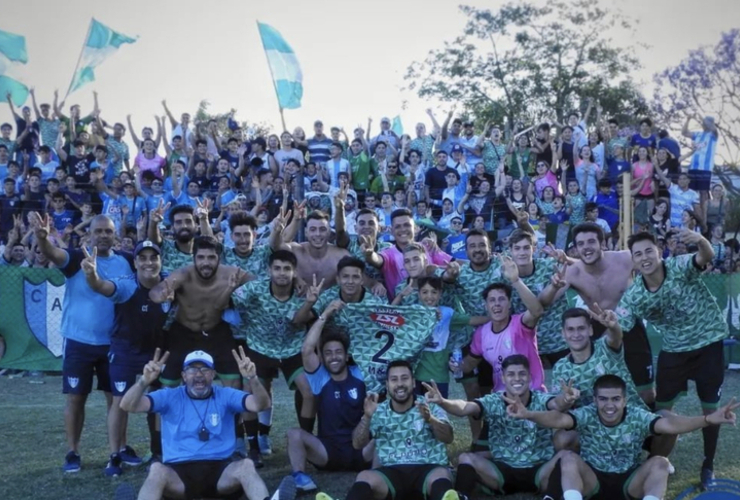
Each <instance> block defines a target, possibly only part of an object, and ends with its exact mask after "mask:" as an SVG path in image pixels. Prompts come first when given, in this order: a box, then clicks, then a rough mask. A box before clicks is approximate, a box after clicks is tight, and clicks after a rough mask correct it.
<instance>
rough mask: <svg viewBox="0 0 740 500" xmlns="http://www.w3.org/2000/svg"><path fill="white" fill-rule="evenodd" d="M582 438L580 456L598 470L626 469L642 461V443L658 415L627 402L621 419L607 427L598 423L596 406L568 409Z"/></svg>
mask: <svg viewBox="0 0 740 500" xmlns="http://www.w3.org/2000/svg"><path fill="white" fill-rule="evenodd" d="M569 414H570V415H571V416H572V417H573V419H574V422H575V430H576V431H577V432H578V439H579V440H580V442H581V458H583V460H584V461H585V462H586V463H587V464H589V465H590V466H591V467H593V468H594V469H597V470H600V471H601V472H617V473H619V472H627V471H628V470H629V469H631V468H632V467H635V466H638V465H640V464H641V463H642V443H643V441H645V439H646V438H647V437H648V436H651V435H653V434H654V430H653V429H654V425H655V422H656V421H657V420H658V419H660V416H659V415H656V414H655V413H650V412H649V411H647V410H643V409H642V408H640V407H639V406H634V405H631V404H627V406H626V407H625V409H624V418H623V419H622V421H621V422H620V423H619V424H617V425H615V426H613V427H608V426H606V425H604V424H603V423H601V419H599V415H598V412H597V410H596V406H595V405H593V404H591V405H588V406H584V407H583V408H578V409H575V410H571V411H570V412H569Z"/></svg>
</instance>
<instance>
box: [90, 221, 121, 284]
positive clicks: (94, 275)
mask: <svg viewBox="0 0 740 500" xmlns="http://www.w3.org/2000/svg"><path fill="white" fill-rule="evenodd" d="M121 226H123V224H121ZM82 253H83V254H85V258H84V259H83V260H82V262H81V263H80V267H81V268H82V272H83V273H85V280H87V284H88V285H90V288H92V289H93V291H95V292H96V293H99V294H100V295H104V296H105V297H110V296H111V295H113V294H114V293H115V291H116V285H114V284H113V282H112V281H110V280H105V279H102V278H101V277H100V276H99V275H98V266H97V258H98V247H93V250H92V254H90V253H89V252H88V251H87V248H85V247H84V246H83V247H82Z"/></svg>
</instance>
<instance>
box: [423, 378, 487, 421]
mask: <svg viewBox="0 0 740 500" xmlns="http://www.w3.org/2000/svg"><path fill="white" fill-rule="evenodd" d="M421 385H422V386H424V390H425V391H426V394H425V397H426V401H427V403H434V404H436V405H438V406H439V407H440V408H442V409H443V410H444V411H446V412H447V413H449V414H450V415H455V416H456V417H473V418H480V417H481V407H480V405H479V404H478V403H476V402H474V401H465V400H462V399H445V398H443V397H442V393H441V392H440V391H439V388H438V387H437V383H436V382H435V381H433V380H432V383H431V384H428V383H426V382H422V383H421Z"/></svg>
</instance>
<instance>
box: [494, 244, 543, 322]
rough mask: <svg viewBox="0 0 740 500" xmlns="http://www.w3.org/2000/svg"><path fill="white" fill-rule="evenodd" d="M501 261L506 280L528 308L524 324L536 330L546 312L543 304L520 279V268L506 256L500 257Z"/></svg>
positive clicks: (523, 319)
mask: <svg viewBox="0 0 740 500" xmlns="http://www.w3.org/2000/svg"><path fill="white" fill-rule="evenodd" d="M499 259H500V261H501V271H502V273H503V275H504V278H506V279H507V280H508V281H509V282H511V287H512V288H513V289H514V290H516V292H517V293H518V294H519V297H520V298H521V299H522V302H523V303H524V305H525V307H526V308H527V310H526V311H525V312H524V314H523V315H522V323H524V324H525V325H526V326H528V327H530V328H534V327H535V326H537V322H538V321H539V320H540V317H542V314H543V313H544V312H545V310H544V308H543V307H542V304H540V301H539V300H538V299H537V297H536V296H535V295H534V294H533V293H532V291H531V290H530V289H529V288H528V287H527V285H525V284H524V282H523V281H522V280H521V279H519V268H518V267H517V265H516V263H514V261H513V260H512V259H511V257H509V256H506V255H499Z"/></svg>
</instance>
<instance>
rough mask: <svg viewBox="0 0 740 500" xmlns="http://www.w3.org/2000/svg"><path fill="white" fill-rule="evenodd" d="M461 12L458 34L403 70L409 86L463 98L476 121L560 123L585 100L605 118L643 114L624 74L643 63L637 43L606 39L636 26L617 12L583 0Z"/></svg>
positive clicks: (428, 94)
mask: <svg viewBox="0 0 740 500" xmlns="http://www.w3.org/2000/svg"><path fill="white" fill-rule="evenodd" d="M460 10H461V11H462V12H463V13H464V14H465V15H467V16H468V22H467V24H466V26H465V29H464V31H463V34H462V35H460V36H458V37H457V38H455V39H454V40H452V41H446V42H444V45H443V47H442V48H440V49H434V50H432V51H430V52H429V54H428V56H427V58H426V59H425V60H424V61H422V62H415V63H413V64H411V66H409V68H408V70H407V72H406V75H405V78H406V80H407V82H408V89H410V90H414V91H416V92H417V93H418V95H419V96H420V97H422V98H436V99H441V100H443V101H448V102H459V103H462V104H463V106H464V107H465V110H466V112H467V113H468V114H470V115H472V116H474V117H475V119H476V120H478V121H479V122H485V121H488V120H490V121H492V122H495V123H501V122H502V120H503V119H504V117H506V118H507V119H508V120H509V123H514V122H516V121H521V122H526V123H534V122H536V121H538V120H541V119H553V118H555V119H557V121H558V122H560V123H563V122H564V121H565V119H566V118H567V114H568V113H569V112H570V111H571V110H574V109H579V108H580V107H582V106H585V102H586V100H587V99H588V98H593V99H599V100H600V102H601V104H602V107H603V108H604V111H605V112H606V113H607V114H608V115H609V116H615V117H617V118H627V117H629V118H632V117H634V116H637V115H641V116H644V115H645V114H646V113H647V106H646V104H645V101H644V99H643V98H642V96H641V94H640V92H639V91H638V90H637V88H636V86H635V85H634V83H633V82H632V80H631V79H630V77H629V73H630V71H631V70H633V69H635V68H639V67H640V62H639V61H638V59H637V58H636V57H635V55H634V54H635V51H634V47H616V46H614V45H613V44H612V42H611V40H610V39H609V38H607V36H606V35H607V33H608V32H609V31H610V30H614V29H619V30H630V29H631V27H632V25H633V21H632V20H631V19H629V18H628V17H626V16H625V15H623V14H621V13H619V12H618V11H617V10H615V9H609V10H606V9H603V8H601V7H599V6H598V4H595V3H594V2H589V1H587V0H570V1H552V2H548V3H547V5H546V6H544V7H539V6H536V5H535V4H534V3H530V2H527V1H514V2H510V3H507V4H505V5H503V6H502V7H501V8H500V9H499V10H498V11H491V10H486V9H478V8H475V7H469V6H461V7H460Z"/></svg>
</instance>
